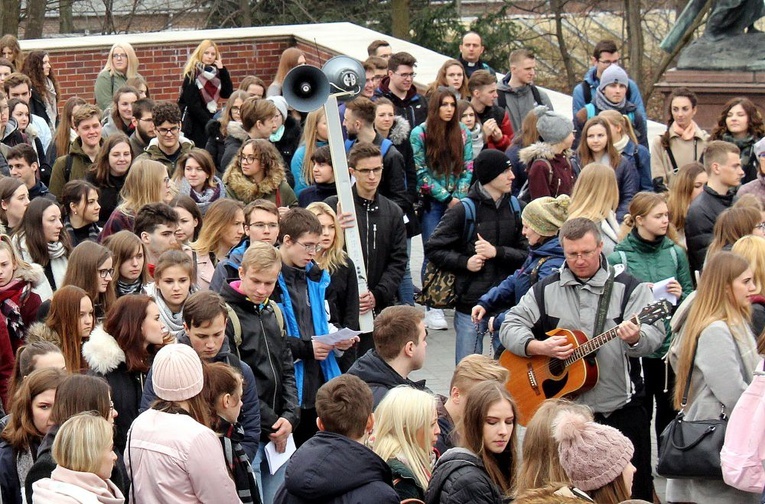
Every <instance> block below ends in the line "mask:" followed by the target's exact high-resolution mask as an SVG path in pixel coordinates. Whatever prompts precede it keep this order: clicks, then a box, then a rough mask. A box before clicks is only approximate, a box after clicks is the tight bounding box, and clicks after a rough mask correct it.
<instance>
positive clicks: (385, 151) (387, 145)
mask: <svg viewBox="0 0 765 504" xmlns="http://www.w3.org/2000/svg"><path fill="white" fill-rule="evenodd" d="M392 145H393V142H391V141H390V140H388V139H387V138H383V141H382V143H381V144H380V152H381V153H382V157H383V158H384V157H385V155H386V154H388V151H389V150H390V148H391V146H392Z"/></svg>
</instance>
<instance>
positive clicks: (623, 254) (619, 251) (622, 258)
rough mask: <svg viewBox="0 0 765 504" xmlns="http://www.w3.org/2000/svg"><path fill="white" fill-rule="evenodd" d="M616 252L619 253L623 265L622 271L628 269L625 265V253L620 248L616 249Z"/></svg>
mask: <svg viewBox="0 0 765 504" xmlns="http://www.w3.org/2000/svg"><path fill="white" fill-rule="evenodd" d="M616 253H617V254H619V259H620V260H621V261H622V265H623V266H624V271H627V270H629V266H627V254H625V253H624V252H622V251H621V250H618V251H617V252H616Z"/></svg>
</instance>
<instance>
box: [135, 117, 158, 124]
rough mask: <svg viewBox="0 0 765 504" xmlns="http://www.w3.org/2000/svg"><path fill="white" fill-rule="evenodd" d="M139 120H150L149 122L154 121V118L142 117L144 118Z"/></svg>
mask: <svg viewBox="0 0 765 504" xmlns="http://www.w3.org/2000/svg"><path fill="white" fill-rule="evenodd" d="M138 120H139V121H143V122H149V123H151V122H154V118H153V117H142V118H140V119H138Z"/></svg>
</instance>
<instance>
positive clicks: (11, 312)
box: [0, 278, 29, 341]
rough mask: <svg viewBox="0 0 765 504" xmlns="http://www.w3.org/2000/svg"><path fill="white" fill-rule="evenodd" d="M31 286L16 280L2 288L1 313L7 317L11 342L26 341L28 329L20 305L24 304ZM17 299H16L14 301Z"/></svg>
mask: <svg viewBox="0 0 765 504" xmlns="http://www.w3.org/2000/svg"><path fill="white" fill-rule="evenodd" d="M28 286H29V284H28V283H27V282H24V281H23V280H21V279H18V278H14V279H13V280H11V281H10V282H9V283H8V284H7V285H6V286H5V287H2V288H1V289H0V290H2V297H3V298H5V299H2V303H0V313H2V315H3V317H5V321H6V325H7V327H8V336H10V338H11V341H14V340H21V339H24V336H25V335H26V327H25V325H24V321H23V320H22V318H21V307H20V306H19V305H20V304H23V303H24V298H25V297H26V295H27V294H28V293H29V288H28ZM14 298H15V299H14Z"/></svg>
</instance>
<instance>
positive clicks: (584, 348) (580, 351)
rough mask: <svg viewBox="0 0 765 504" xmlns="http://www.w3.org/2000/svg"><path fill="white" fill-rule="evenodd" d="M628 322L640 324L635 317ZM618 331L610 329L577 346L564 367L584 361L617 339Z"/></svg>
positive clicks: (613, 328)
mask: <svg viewBox="0 0 765 504" xmlns="http://www.w3.org/2000/svg"><path fill="white" fill-rule="evenodd" d="M629 320H630V322H632V323H633V324H638V325H639V324H640V319H639V318H638V316H637V315H635V316H633V317H631V318H630V319H629ZM618 329H619V326H616V327H612V328H611V329H609V330H608V331H606V332H604V333H602V334H598V335H597V336H595V337H594V338H592V339H589V340H587V342H586V343H583V344H581V345H579V346H578V347H577V348H576V349H575V350H574V353H572V354H571V355H570V356H569V358H568V359H566V360H565V363H566V366H569V365H571V364H573V363H574V362H576V361H578V360H581V359H584V358H585V357H587V356H588V355H590V354H592V353H594V352H596V351H597V350H598V349H599V348H600V347H602V346H603V345H605V344H606V343H608V342H609V341H611V340H612V339H615V338H617V337H618V336H619V335H618V334H617V330H618Z"/></svg>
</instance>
